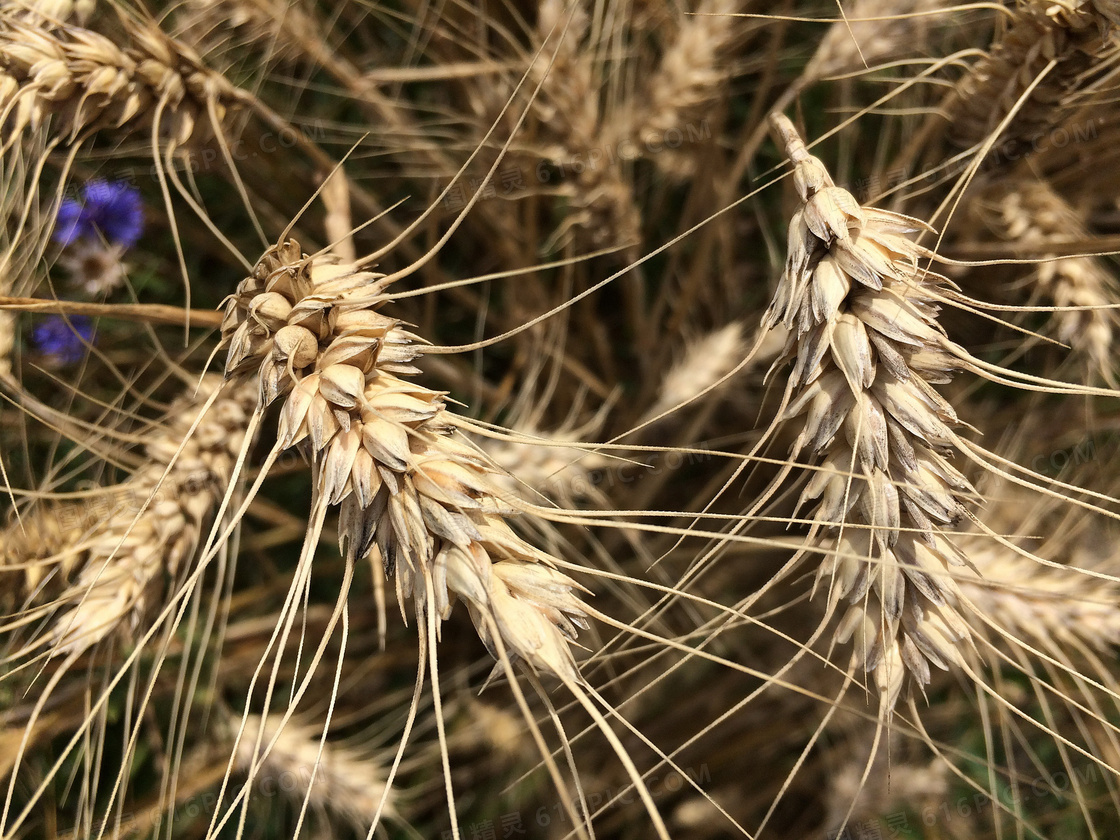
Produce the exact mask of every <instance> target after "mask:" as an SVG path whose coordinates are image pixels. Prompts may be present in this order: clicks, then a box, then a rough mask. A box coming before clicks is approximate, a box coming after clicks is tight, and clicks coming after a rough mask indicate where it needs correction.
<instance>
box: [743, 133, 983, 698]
mask: <svg viewBox="0 0 1120 840" xmlns="http://www.w3.org/2000/svg"><path fill="white" fill-rule="evenodd" d="M772 125H773V128H774V131H775V133H776V135H777V136H778V138H779V139H780V141H781V143H782V145H783V146H784V148H785V151H786V154H787V155H788V156H789V158H790V160H791V161H792V162H793V165H794V172H793V178H794V183H795V185H796V187H797V193H798V196H799V197H800V199H801V206H800V208H799V209H798V210H797V211H796V212H795V213H794V215H793V218H792V219H791V221H790V224H789V254H788V256H787V259H786V264H785V271H784V273H783V274H782V278H781V281H780V282H779V285H778V290H777V292H776V295H775V298H774V300H773V302H772V303H771V304H770V307H769V309H768V310H767V312H766V315H765V318H764V325H765V326H768V327H770V328H774V327H777V326H778V325H783V326H784V327H786V328H787V329H789V330H790V337H789V339H788V341H787V343H786V349H785V352H784V353H783V355H782V356H781V357H780V359H779V361H778V362H777V364H776V366H777V365H780V364H783V363H785V362H792V363H793V368H792V372H791V373H790V378H789V384H788V386H787V388H788V392H787V393H788V397H789V403H788V405H787V407H786V409H785V411H784V413H783V415H782V416H781V418H780V419H781V420H784V421H791V420H793V419H794V418H797V417H800V416H802V415H804V416H805V419H804V425H803V427H802V429H801V431H800V432H799V434H798V435H797V438H796V440H795V441H794V443H793V446H792V451H791V453H790V455H791V457H792V458H796V457H797V456H799V455H802V454H810V455H813V456H816V457H817V458H819V459H820V469H819V470H818V471H816V472H815V473H813V475H812V477H811V478H810V479H809V480H808V482H807V484H806V486H805V488H804V491H803V493H802V494H801V499H800V502H799V507H802V506H805V505H807V504H808V503H810V502H812V501H813V500H817V501H816V502H815V504H814V505H813V509H812V514H811V518H812V521H813V526H812V532H813V534H814V535H820V536H825V537H826V542H827V543H828V545H829V547H828V548H824V547H823V546H822V548H823V549H824V550H823V559H822V561H821V565H820V568H819V570H818V573H817V583H818V584H820V583H821V582H822V581H825V580H827V586H828V613H829V615H831V614H832V613H833V612H834V611H835V610H837V609H839V608H841V606H842V605H843V604H845V603H846V604H847V605H848V609H847V614H846V615H845V616H844V617H843V619H842V620H841V622H840V625H839V628H838V630H837V639H838V640H839V641H840V642H846V641H848V640H849V639H852V640H854V644H855V654H854V655H855V658H856V660H857V661H858V663H859V664H860V665H861V666H862V668H863V669H864V670H865V671H866V672H868V673H871V674H873V675H874V680H875V683H876V685H877V687H878V689H879V691H880V693H881V698H882V708H883V709H884V710H886V711H890V710H891V709H892V708H893V707H894V705H895V702H896V700H897V698H898V696H899V693H900V691H901V689H902V686H903V675H904V672H905V671H909V672H910V673H911V674H912V675H913V677H914V679H915V681H916V682H917V683H918V685H920V686H924V685H926V684H927V683H928V682H929V679H930V665H931V664H932V665H934V666H936V667H939V668H947V667H948V666H949V665H950V664H952V663H956V662H960V655H961V654H960V648H961V646H962V645H964V644H966V643H967V642H968V640H969V631H968V626H967V625H966V624H965V622H964V621H963V620H962V618H961V616H960V615H959V614H958V611H957V608H956V599H957V588H956V585H955V584H954V583H953V581H952V579H951V578H950V576H949V574H948V570H949V569H950V568H951V567H954V566H961V565H963V564H964V562H965V560H964V557H963V555H962V554H961V553H960V552H959V551H958V550H957V549H956V548H955V546H954V545H953V543H952V541H951V539H950V538H949V536H948V534H947V533H946V532H945V529H946V527H947V526H951V525H953V524H954V523H956V522H957V521H958V520H960V519H961V518H962V516H963V515H964V512H965V508H964V499H965V497H966V495H967V494H969V493H971V492H974V491H972V488H971V486H970V485H969V483H968V481H967V480H966V479H965V478H964V476H963V475H961V473H960V472H958V471H957V469H956V468H954V467H953V466H952V465H951V464H950V463H949V460H948V457H947V456H949V455H951V454H953V453H954V451H957V450H960V449H962V448H963V447H962V445H961V441H960V439H959V438H958V437H957V434H956V432H954V431H953V426H954V425H956V423H957V417H956V413H955V412H954V411H953V408H952V406H950V405H949V403H948V402H946V401H945V399H944V398H942V397H941V396H940V395H939V394H938V393H937V391H935V390H934V388H933V387H932V386H933V384H936V383H943V382H947V381H948V380H949V371H951V370H952V369H954V368H957V367H962V366H967V364H968V363H967V361H965V359H966V354H965V353H964V351H963V350H961V349H960V348H957V347H956V345H954V344H953V343H952V342H951V341H949V339H948V338H947V337H946V336H945V334H944V332H943V331H942V329H941V327H940V326H939V325H938V323H937V320H936V315H937V306H936V305H935V303H934V300H935V297H934V295H932V294H931V293H930V291H927V290H929V289H931V288H932V287H933V286H935V285H936V284H937V283H939V282H942V279H941V278H939V277H938V276H937V275H934V274H930V273H929V272H927V271H925V270H924V269H922V268H919V266H918V261H919V259H921V258H927V257H929V256H930V254H929V253H928V252H927V251H926V250H925V249H923V248H921V247H920V246H918V245H916V244H915V243H914V242H913V241H911V239H909V238H908V234H910V233H913V232H915V231H917V230H919V229H921V228H922V227H923V225H922V223H920V222H917V221H915V220H913V219H909V218H907V217H905V216H900V215H898V214H897V213H890V212H887V211H884V210H878V209H875V208H872V207H860V206H859V204H858V203H857V202H856V200H855V198H853V197H852V195H851V193H849V192H848V191H847V190H844V189H842V188H840V187H837V186H836V185H835V184H834V183H833V181H832V178H831V177H830V176H829V174H828V172H827V170H826V169H825V167H824V164H823V163H821V161H820V160H819V159H818V158H816V157H813V156H812V155H810V154H809V152H808V150H807V149H806V147H805V144H804V142H803V141H802V140H801V138H800V137H799V136H798V134H797V132H796V130H795V129H794V127H793V124H792V123H791V122H790V121H789V120H788V119H787V118H786V117H784V116H782V115H780V114H775V115H773V116H772Z"/></svg>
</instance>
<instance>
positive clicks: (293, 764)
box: [231, 715, 400, 834]
mask: <svg viewBox="0 0 1120 840" xmlns="http://www.w3.org/2000/svg"><path fill="white" fill-rule="evenodd" d="M243 722H244V731H242V732H241V737H240V739H239V740H238V741H237V746H236V748H235V749H234V751H233V764H234V767H236V768H237V770H239V771H241V772H243V773H248V774H251V775H252V776H253V778H254V780H255V782H256V783H257V784H258V785H260V786H262V787H263V788H264V789H265V790H266V791H269V790H271V791H275V790H276V789H277V788H279V789H280V790H282V791H283V792H284V793H285V794H286V795H287V796H290V797H291V798H292V799H294V800H296V801H307V802H309V803H310V804H311V805H313V806H315V807H316V808H317V809H320V810H322V811H324V812H329V813H335V814H338V815H339V816H341V817H342V818H343V819H345V820H346V821H347V822H348V823H349V824H350V825H351V826H353V828H354V830H355V831H357V832H358V833H359V834H364V833H365V832H366V830H367V829H368V828H369V826H370V825H372V824H373V821H374V818H375V817H376V816H377V814H378V813H379V812H380V813H381V815H382V816H383V817H385V818H386V819H389V820H392V821H397V820H399V819H400V814H399V812H398V810H397V801H396V800H397V796H396V795H395V794H394V792H393V791H392V790H391V789H390V790H386V789H387V787H388V784H387V781H386V773H385V772H384V770H383V768H382V767H380V766H379V765H378V764H377V763H376V762H375V761H374V760H373V759H372V758H371V757H369V756H367V755H365V754H364V753H363V752H362V751H360V750H357V749H354V748H352V747H350V746H348V745H347V744H345V743H341V742H337V741H324V740H323V737H322V730H321V729H320V728H316V727H313V726H306V725H302V724H299V723H297V722H296V721H294V720H289V721H287V722H286V723H285V722H284V720H283V715H268V716H267V717H261V716H260V715H246V716H245V718H244V721H243ZM236 723H237V722H236V721H234V722H232V723H231V726H233V731H234V732H236V731H237V730H236ZM257 744H260V747H261V748H260V752H259V753H258V752H256V751H255V747H256V745H257ZM383 798H384V802H385V804H384V806H382V804H381V803H382V800H383Z"/></svg>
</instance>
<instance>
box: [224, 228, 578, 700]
mask: <svg viewBox="0 0 1120 840" xmlns="http://www.w3.org/2000/svg"><path fill="white" fill-rule="evenodd" d="M388 282H389V281H388V280H386V279H384V278H383V277H382V276H380V275H376V274H373V273H371V272H368V271H362V270H360V269H358V268H357V267H356V266H354V265H347V264H338V263H334V262H332V261H331V260H330V259H329V258H328V259H315V258H312V257H309V256H307V255H305V254H304V253H303V252H302V251H301V249H300V246H299V244H298V243H296V242H294V241H290V240H289V241H287V242H285V243H283V244H282V245H279V246H276V247H274V248H271V249H270V250H269V251H267V252H266V253H265V255H264V256H263V257H262V258H261V260H260V261H259V262H258V263H257V265H256V267H255V269H254V271H253V274H252V276H251V277H249V278H247V279H246V280H244V281H243V282H242V283H241V285H240V286H239V287H238V290H237V293H236V294H235V295H232V296H231V297H230V298H229V300H228V302H227V304H226V316H225V322H224V324H223V328H222V333H223V338H224V341H225V343H226V344H227V345H228V348H229V349H228V356H227V360H226V371H227V375H229V376H234V375H237V374H239V373H248V374H250V375H255V376H256V377H257V381H258V382H259V384H260V389H261V394H262V399H261V404H262V406H264V405H268V404H271V403H272V402H274V401H275V400H277V399H278V398H280V397H283V398H284V399H283V406H282V408H281V412H280V428H279V442H278V445H279V446H280V447H285V448H286V447H290V446H294V445H296V444H298V443H301V442H304V441H306V443H305V446H306V447H307V448H308V449H310V451H311V455H312V458H313V463H314V467H315V483H316V487H317V491H318V498H319V503H320V504H330V505H338V504H341V506H342V507H341V515H340V516H341V519H340V524H339V536H340V541H341V548H342V551H343V553H344V554H345V555H346V556H347V557H349V558H351V559H352V560H353V559H357V558H364V557H367V556H370V555H371V554H372V555H373V556H375V557H379V558H380V559H381V561H382V562H383V563H384V565H385V571H386V575H387V576H388V577H395V581H396V587H397V594H398V599H399V601H400V603H401V605H402V608H403V605H404V601H405V598H406V597H408V596H414V597H415V598H416V607H417V610H418V611H421V610H426V609H429V608H430V609H434V610H435V611H436V613H437V614H438V615H439V616H441V617H442V618H446V617H447V616H448V615H449V614H450V610H451V605H452V593H454V594H457V595H459V596H461V597H462V598H464V599H465V600H466V601H467V602H468V606H469V607H470V611H471V616H472V618H473V619H474V622H475V625H476V627H477V628H478V631H479V635H480V636H481V637H482V639H483V641H484V642H486V644H487V646H488V647H489V648H490V650H491V651H492V652H493V651H494V650H495V647H494V644H493V639H492V633H491V626H492V625H493V626H496V627H497V629H498V632H500V633H501V634H502V639H503V641H504V644H505V646H507V647H508V648H509V649H510V650H511V651H512V652H513V653H514V654H516V656H517V657H519V658H521V659H523V660H524V661H525V662H527V663H528V664H529V665H530V666H531V667H533V668H534V669H536V670H541V671H544V672H547V673H555V674H559V675H562V676H563V677H564V678H565V679H571V680H576V679H578V675H577V672H576V668H575V661H574V659H573V657H572V653H571V651H570V649H569V648H568V645H567V639H571V638H573V637H574V636H575V632H576V627H577V626H586V625H585V624H584V622H583V618H582V617H581V616H582V610H581V604H580V601H579V599H578V598H577V597H575V595H573V594H572V590H573V588H575V586H576V584H575V583H574V581H572V580H571V579H570V578H568V577H567V576H565V575H563V574H561V573H560V572H558V571H556V570H555V569H554V568H552V566H551V565H550V563H551V558H550V557H549V556H548V555H547V554H545V553H544V552H541V551H539V550H537V549H535V548H533V547H532V546H530V545H529V544H528V543H526V542H525V541H524V540H522V539H521V538H520V537H518V536H517V535H516V534H515V533H514V532H513V531H512V530H511V529H510V527H509V525H507V524H506V522H505V515H507V514H511V513H514V512H515V511H514V509H513V508H511V507H510V505H509V504H507V503H506V501H503V499H502V497H503V495H504V494H503V493H502V492H501V490H500V489H499V488H498V486H497V485H496V484H495V483H494V480H493V474H494V471H493V470H492V469H491V468H490V467H488V466H487V465H486V461H485V459H484V457H483V456H482V455H481V454H480V453H479V452H477V451H476V450H475V449H473V448H472V447H471V446H469V445H468V444H467V443H465V442H462V441H460V440H459V439H458V438H457V437H456V436H455V434H454V425H455V418H454V416H453V415H452V414H451V413H450V412H448V411H447V409H446V407H445V405H444V402H443V399H442V396H441V395H440V394H439V393H437V392H435V391H431V390H428V389H427V388H425V387H424V386H422V385H418V384H414V383H411V382H408V381H407V380H405V379H401V378H400V377H401V376H407V375H411V374H414V373H417V372H418V369H417V368H416V367H414V366H413V365H412V364H411V363H412V361H413V360H415V358H416V357H417V356H418V355H420V353H421V351H422V346H421V345H422V342H421V340H420V339H419V338H417V337H416V336H415V335H413V334H412V333H410V332H408V331H407V330H405V329H403V328H402V327H401V325H400V324H399V323H398V322H397V321H396V320H394V319H393V318H390V317H388V316H386V315H383V314H381V313H380V312H378V311H377V310H378V309H379V308H380V307H381V306H382V305H383V304H384V303H385V301H386V299H387V296H386V295H385V293H384V292H385V288H386V286H387V285H388ZM508 501H509V502H511V503H512V502H513V501H514V500H513V499H510V500H508ZM417 581H419V584H420V585H419V587H417V586H416V584H417ZM427 587H431V588H432V590H433V591H434V599H435V603H433V604H430V605H429V604H427V596H426V589H427Z"/></svg>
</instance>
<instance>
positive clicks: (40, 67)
mask: <svg viewBox="0 0 1120 840" xmlns="http://www.w3.org/2000/svg"><path fill="white" fill-rule="evenodd" d="M124 30H125V31H127V32H128V34H129V36H130V37H129V40H128V43H127V44H124V45H118V44H116V43H114V42H113V40H111V39H110V38H108V37H106V36H104V35H101V34H99V33H96V32H93V31H90V30H88V29H82V28H80V27H76V26H66V27H61V28H57V29H54V30H48V29H44V28H42V27H39V26H35V25H32V24H29V23H26V22H24V21H22V20H20V19H19V17H18V16H17V15H16V14H15V12H14V11H13V10H11V9H10V8H9V9H8V10H6V11H4V12H0V122H5V123H8V124H9V127H10V130H11V134H10V135H8V136H9V138H10V139H9V140H8V141H7V143H6V144H4V146H0V148H5V147H6V145H7V144H8V143H12V142H15V139H16V138H17V137H18V136H19V135H20V133H21V132H22V131H23V130H24V129H25V128H28V127H31V128H36V127H38V126H40V125H42V124H43V123H44V122H45V121H46V120H47V118H48V117H49V118H50V119H51V121H52V126H51V133H52V135H53V136H54V137H56V138H58V139H59V140H60V141H63V142H73V141H74V140H76V139H77V138H78V137H79V136H80V135H82V134H83V133H84V132H85V131H87V130H91V129H98V128H124V127H126V126H127V127H128V128H131V129H135V130H139V129H142V128H145V127H148V126H150V125H151V124H152V122H153V121H157V120H158V121H159V123H160V127H161V128H162V129H163V130H165V131H166V132H167V134H168V135H169V136H170V137H171V138H172V140H173V141H175V142H176V143H178V144H182V143H185V142H186V141H187V140H188V139H190V138H191V137H192V136H194V135H195V134H196V129H198V128H199V127H201V126H208V125H210V123H211V120H210V117H209V114H208V108H209V107H211V106H213V107H214V108H215V110H216V113H217V114H218V115H219V117H221V116H222V115H223V114H224V112H225V110H226V106H227V105H228V104H229V102H230V101H232V98H233V97H232V95H231V94H232V90H233V88H232V86H231V85H230V83H229V82H228V81H226V79H225V77H224V76H221V75H219V74H216V73H212V72H210V71H208V70H207V69H206V68H205V67H204V66H203V65H202V62H201V59H199V57H198V56H197V55H195V54H194V53H191V52H190V51H189V50H188V48H187V47H185V45H183V44H181V43H178V42H175V41H172V40H171V39H170V38H168V37H167V36H166V35H164V34H163V33H162V32H160V31H159V29H157V28H155V27H149V26H145V25H141V24H136V23H134V22H131V21H129V22H128V25H126V26H124Z"/></svg>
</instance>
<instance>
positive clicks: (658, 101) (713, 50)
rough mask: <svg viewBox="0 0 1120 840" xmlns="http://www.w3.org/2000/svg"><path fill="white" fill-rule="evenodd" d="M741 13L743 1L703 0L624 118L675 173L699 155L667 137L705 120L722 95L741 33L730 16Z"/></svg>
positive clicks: (689, 167)
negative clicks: (672, 144) (730, 58)
mask: <svg viewBox="0 0 1120 840" xmlns="http://www.w3.org/2000/svg"><path fill="white" fill-rule="evenodd" d="M738 11H740V2H739V0H701V2H700V3H699V4H697V6H696V9H695V14H692V15H689V16H687V17H686V18H685V19H684V21H683V22H682V23H681V25H680V28H679V29H678V30H677V36H676V40H674V41H673V43H672V44H670V45H669V47H668V48H667V49H666V50H665V54H664V55H663V56H662V57H661V63H660V65H659V66H658V68H657V70H656V71H655V73H654V75H653V77H652V78H651V79H650V81H649V84H648V86H647V88H646V90H645V91H644V95H643V96H642V97H641V99H640V101H639V102H638V104H637V105H636V106H635V107H634V108H633V109H631V112H630V113H629V114H627V115H625V116H624V117H623V123H622V126H623V132H625V133H626V134H628V135H629V137H631V138H633V139H634V140H635V141H636V142H637V144H638V148H640V149H651V148H657V149H661V151H660V152H659V153H658V154H655V155H652V156H651V160H652V161H653V163H654V164H655V165H656V166H657V167H658V168H659V169H661V170H662V171H663V172H665V173H666V174H667V175H669V176H671V177H674V178H678V179H682V178H687V177H688V176H689V175H691V174H692V173H693V172H694V171H695V168H696V158H695V156H694V155H691V154H685V153H684V152H682V151H681V150H680V149H673V148H669V147H667V146H666V145H665V143H664V140H665V138H666V136H667V135H668V134H669V132H672V131H678V132H683V131H685V129H686V127H687V126H689V125H690V124H693V123H696V122H698V121H701V120H703V119H705V118H706V117H707V116H708V114H709V112H710V111H711V109H712V108H713V106H715V105H716V104H717V102H718V101H719V98H720V97H721V96H722V95H723V93H724V90H725V88H726V84H727V80H728V78H729V77H730V70H729V68H728V65H727V60H726V59H727V57H728V54H729V53H730V51H731V48H732V47H733V46H734V44H735V41H736V40H737V38H738V37H739V34H740V33H739V28H738V27H737V26H736V23H737V22H738V21H737V20H736V18H734V17H730V15H733V14H735V13H736V12H738ZM615 130H617V129H615Z"/></svg>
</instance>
